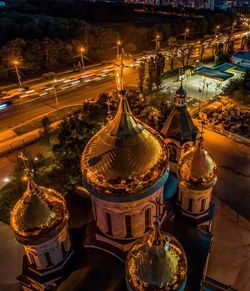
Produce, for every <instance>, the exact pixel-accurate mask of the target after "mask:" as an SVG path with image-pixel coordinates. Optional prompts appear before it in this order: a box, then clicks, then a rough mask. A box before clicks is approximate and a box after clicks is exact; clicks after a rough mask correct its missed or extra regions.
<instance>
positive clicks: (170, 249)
mask: <svg viewBox="0 0 250 291" xmlns="http://www.w3.org/2000/svg"><path fill="white" fill-rule="evenodd" d="M125 270H126V283H127V288H128V291H141V290H155V291H160V290H162V291H163V290H165V291H167V290H177V291H184V290H185V286H186V279H187V258H186V254H185V251H184V249H183V248H182V246H181V244H180V243H179V241H178V240H177V239H176V238H175V237H174V236H173V235H171V234H170V233H163V232H161V231H160V229H159V222H158V221H156V222H154V228H153V230H152V231H151V232H150V233H149V234H147V235H146V236H145V237H143V238H142V239H140V240H138V241H137V242H136V243H135V244H134V245H133V246H132V248H131V250H130V251H129V252H128V255H127V259H126V266H125Z"/></svg>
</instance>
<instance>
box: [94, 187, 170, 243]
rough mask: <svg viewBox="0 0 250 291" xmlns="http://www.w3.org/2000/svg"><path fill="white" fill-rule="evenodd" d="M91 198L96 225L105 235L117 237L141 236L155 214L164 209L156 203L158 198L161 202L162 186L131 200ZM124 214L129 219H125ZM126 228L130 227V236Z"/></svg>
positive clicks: (154, 217) (161, 212) (152, 220)
mask: <svg viewBox="0 0 250 291" xmlns="http://www.w3.org/2000/svg"><path fill="white" fill-rule="evenodd" d="M91 199H92V205H93V209H95V215H94V216H95V220H96V225H97V227H98V228H99V229H100V230H101V231H102V232H103V233H105V234H106V235H108V236H110V237H113V238H117V239H126V238H139V237H141V236H143V235H144V233H145V227H146V225H147V224H149V227H150V226H151V225H152V223H153V222H154V221H155V219H156V215H157V216H158V215H160V217H161V216H162V215H163V211H164V210H163V206H159V205H156V201H157V200H158V199H159V202H160V203H163V186H162V187H160V188H159V189H158V190H157V191H156V192H154V193H153V194H151V195H150V196H147V197H145V198H142V199H140V200H137V201H132V202H121V203H118V202H113V201H112V202H111V201H104V200H101V199H99V198H97V197H94V196H91ZM159 202H158V204H159ZM146 211H148V212H147V218H146V213H145V212H146ZM107 213H108V214H107ZM108 216H109V217H108ZM126 216H128V217H127V218H129V219H128V220H129V221H126ZM130 219H131V221H130ZM146 220H147V221H146ZM127 224H130V225H131V226H128V225H127ZM128 228H131V236H130V235H129V236H128V232H130V231H128Z"/></svg>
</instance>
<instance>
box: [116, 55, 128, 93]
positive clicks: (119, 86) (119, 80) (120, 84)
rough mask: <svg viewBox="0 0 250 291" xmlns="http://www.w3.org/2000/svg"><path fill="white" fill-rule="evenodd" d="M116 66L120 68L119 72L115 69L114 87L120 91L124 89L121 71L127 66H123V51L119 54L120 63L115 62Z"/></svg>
mask: <svg viewBox="0 0 250 291" xmlns="http://www.w3.org/2000/svg"><path fill="white" fill-rule="evenodd" d="M115 66H116V67H118V68H120V72H119V71H118V70H117V72H116V74H115V77H116V89H117V90H118V91H122V90H123V89H124V77H123V72H124V68H126V67H128V66H125V65H124V63H123V53H122V54H121V55H120V63H119V64H115Z"/></svg>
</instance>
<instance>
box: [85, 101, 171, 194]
mask: <svg viewBox="0 0 250 291" xmlns="http://www.w3.org/2000/svg"><path fill="white" fill-rule="evenodd" d="M167 167H168V156H167V148H166V145H165V143H164V140H163V139H162V138H161V137H160V135H159V134H158V133H157V132H156V131H155V130H153V129H152V128H150V127H149V126H147V125H145V124H143V123H142V122H140V121H139V120H138V119H136V118H135V117H134V116H133V114H132V112H131V110H130V108H129V105H128V102H127V99H126V97H124V96H121V99H120V103H119V108H118V111H117V113H116V116H115V118H114V119H113V120H111V121H110V122H109V123H108V124H107V126H105V127H104V128H103V129H102V130H100V131H99V132H98V133H97V134H96V135H94V136H93V137H92V139H91V140H90V141H89V143H88V144H87V145H86V147H85V149H84V152H83V155H82V161H81V169H82V174H83V177H84V178H85V179H86V180H87V182H88V183H89V184H90V185H91V186H92V187H94V188H95V189H97V190H99V191H100V192H102V193H106V194H108V195H114V196H123V195H133V194H135V193H136V192H138V191H140V190H142V189H144V188H147V187H149V186H151V185H153V184H154V183H155V182H156V181H157V180H158V179H159V178H161V177H162V176H163V174H164V173H165V171H166V169H167Z"/></svg>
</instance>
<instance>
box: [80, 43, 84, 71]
mask: <svg viewBox="0 0 250 291" xmlns="http://www.w3.org/2000/svg"><path fill="white" fill-rule="evenodd" d="M84 52H85V48H84V47H80V55H81V64H82V69H83V70H84V58H83V53H84Z"/></svg>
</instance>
